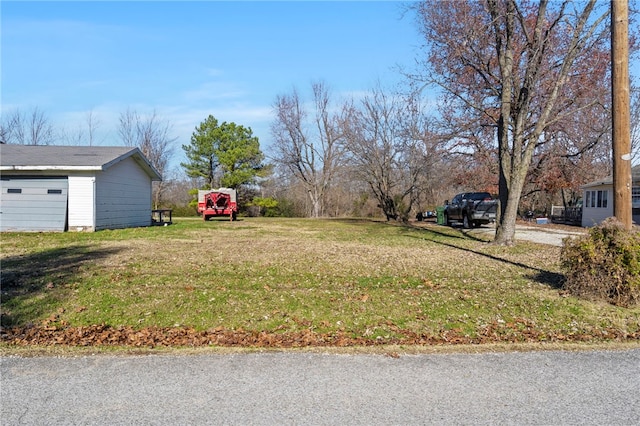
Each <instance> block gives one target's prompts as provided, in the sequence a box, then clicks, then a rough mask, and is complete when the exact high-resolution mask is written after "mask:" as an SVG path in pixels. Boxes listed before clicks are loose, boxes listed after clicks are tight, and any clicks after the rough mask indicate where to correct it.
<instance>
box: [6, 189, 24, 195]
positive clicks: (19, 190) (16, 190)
mask: <svg viewBox="0 0 640 426" xmlns="http://www.w3.org/2000/svg"><path fill="white" fill-rule="evenodd" d="M7 194H22V189H20V188H7Z"/></svg>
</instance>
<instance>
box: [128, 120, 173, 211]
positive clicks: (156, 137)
mask: <svg viewBox="0 0 640 426" xmlns="http://www.w3.org/2000/svg"><path fill="white" fill-rule="evenodd" d="M171 130H172V127H171V124H170V123H169V121H166V120H162V119H161V118H160V117H159V116H158V114H157V113H156V111H153V113H152V114H151V115H149V116H147V117H141V116H140V115H138V113H137V112H135V111H132V110H130V109H127V110H126V111H125V112H124V113H121V114H120V126H119V128H118V134H119V135H120V138H121V139H122V141H123V143H124V144H125V145H126V146H131V147H137V148H138V149H140V151H142V153H143V154H144V156H145V157H146V158H147V160H149V162H150V163H151V164H152V165H153V167H154V168H155V169H156V170H157V171H158V172H160V174H161V175H163V174H164V173H165V172H167V171H168V170H167V164H168V162H169V159H170V158H171V156H172V155H173V146H172V144H173V143H174V142H175V141H176V140H177V137H173V136H171ZM164 189H165V185H164V184H163V182H154V189H153V200H154V206H155V207H156V208H157V207H158V205H159V204H160V203H161V201H162V195H163V191H164Z"/></svg>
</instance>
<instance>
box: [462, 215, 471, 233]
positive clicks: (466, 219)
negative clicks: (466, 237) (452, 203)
mask: <svg viewBox="0 0 640 426" xmlns="http://www.w3.org/2000/svg"><path fill="white" fill-rule="evenodd" d="M462 226H464V229H469V228H470V227H471V220H470V219H469V215H466V214H465V215H464V216H463V217H462Z"/></svg>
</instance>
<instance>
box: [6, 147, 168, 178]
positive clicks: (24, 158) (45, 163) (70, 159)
mask: <svg viewBox="0 0 640 426" xmlns="http://www.w3.org/2000/svg"><path fill="white" fill-rule="evenodd" d="M131 156H133V158H134V160H136V162H137V163H138V164H139V165H140V166H141V167H142V168H143V169H145V171H146V172H147V174H148V175H149V176H151V178H152V180H161V179H162V178H161V176H160V173H158V172H157V170H156V169H155V168H153V166H152V165H151V164H150V163H149V161H148V160H147V159H146V158H145V157H144V155H143V154H142V152H140V150H139V149H138V148H132V147H126V146H53V145H13V144H10V145H9V144H0V170H20V171H36V170H106V169H108V168H109V167H111V166H112V165H114V164H116V163H118V162H120V161H122V160H124V159H126V158H129V157H131Z"/></svg>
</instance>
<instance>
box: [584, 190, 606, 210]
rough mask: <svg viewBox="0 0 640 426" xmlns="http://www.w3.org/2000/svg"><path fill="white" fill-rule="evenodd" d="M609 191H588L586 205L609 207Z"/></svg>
mask: <svg viewBox="0 0 640 426" xmlns="http://www.w3.org/2000/svg"><path fill="white" fill-rule="evenodd" d="M608 195H609V191H587V200H586V204H585V207H595V208H604V209H606V208H607V205H608V198H609V196H608Z"/></svg>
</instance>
